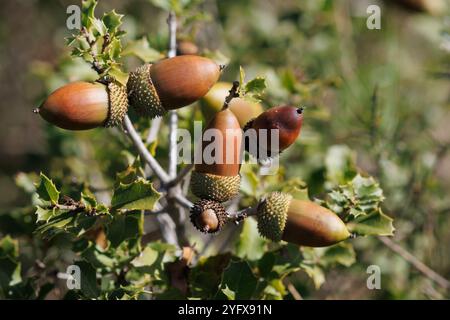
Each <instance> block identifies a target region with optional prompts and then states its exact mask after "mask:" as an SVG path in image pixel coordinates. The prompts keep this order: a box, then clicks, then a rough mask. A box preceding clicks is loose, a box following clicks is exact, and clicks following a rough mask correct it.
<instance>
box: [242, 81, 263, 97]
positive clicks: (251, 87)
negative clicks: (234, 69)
mask: <svg viewBox="0 0 450 320" xmlns="http://www.w3.org/2000/svg"><path fill="white" fill-rule="evenodd" d="M266 87H267V85H266V78H263V77H256V78H255V79H252V80H250V81H249V82H247V83H246V84H245V92H246V94H252V95H253V96H260V95H262V94H263V93H264V90H266Z"/></svg>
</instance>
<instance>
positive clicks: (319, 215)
mask: <svg viewBox="0 0 450 320" xmlns="http://www.w3.org/2000/svg"><path fill="white" fill-rule="evenodd" d="M257 220H258V230H259V232H260V234H261V235H262V236H264V237H266V238H268V239H270V240H272V241H280V240H284V241H287V242H290V243H294V244H297V245H299V246H308V247H326V246H331V245H333V244H336V243H338V242H340V241H343V240H346V239H348V238H349V237H350V232H349V231H348V229H347V227H346V225H345V223H344V221H342V220H341V218H339V216H338V215H337V214H335V213H334V212H332V211H331V210H329V209H327V208H325V207H322V206H320V205H318V204H317V203H315V202H312V201H309V200H299V199H293V198H292V196H291V195H289V194H285V193H281V192H273V193H270V194H269V195H268V196H267V197H266V199H264V200H263V201H261V202H260V203H259V205H258V207H257Z"/></svg>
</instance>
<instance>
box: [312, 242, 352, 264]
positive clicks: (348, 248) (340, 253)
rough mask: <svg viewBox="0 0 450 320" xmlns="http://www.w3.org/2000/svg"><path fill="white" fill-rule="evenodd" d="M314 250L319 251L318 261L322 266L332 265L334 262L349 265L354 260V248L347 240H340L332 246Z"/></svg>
mask: <svg viewBox="0 0 450 320" xmlns="http://www.w3.org/2000/svg"><path fill="white" fill-rule="evenodd" d="M316 250H320V251H321V255H320V258H319V263H320V265H322V266H324V267H328V266H333V265H335V264H340V265H343V266H345V267H350V266H351V265H352V264H353V263H355V261H356V253H355V250H354V249H353V246H352V245H351V244H350V243H348V242H340V243H338V244H336V245H334V246H331V247H327V248H319V249H316Z"/></svg>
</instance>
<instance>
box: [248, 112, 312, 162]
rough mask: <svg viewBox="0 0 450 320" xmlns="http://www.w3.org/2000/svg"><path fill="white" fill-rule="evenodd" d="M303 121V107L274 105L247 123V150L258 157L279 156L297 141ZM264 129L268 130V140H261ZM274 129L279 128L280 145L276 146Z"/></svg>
mask: <svg viewBox="0 0 450 320" xmlns="http://www.w3.org/2000/svg"><path fill="white" fill-rule="evenodd" d="M302 123H303V108H296V107H293V106H288V105H284V106H278V107H273V108H271V109H269V110H267V111H265V112H263V113H261V114H260V115H259V116H258V117H256V118H255V119H253V120H250V121H249V122H247V124H246V125H245V127H244V134H245V136H244V137H245V150H246V151H248V152H249V153H250V154H252V155H253V156H255V157H256V158H258V159H266V158H271V157H274V156H277V155H279V154H280V153H281V152H282V151H283V150H286V149H287V148H288V147H289V146H290V145H292V144H293V143H294V142H295V140H296V139H297V137H298V136H299V135H300V130H301V128H302ZM262 129H266V130H267V131H266V132H267V141H260V140H259V139H260V138H261V133H262ZM272 129H278V130H279V131H278V134H279V140H278V147H275V148H273V147H272V141H271V130H272ZM251 130H254V131H251ZM252 133H253V134H252ZM261 140H262V138H261Z"/></svg>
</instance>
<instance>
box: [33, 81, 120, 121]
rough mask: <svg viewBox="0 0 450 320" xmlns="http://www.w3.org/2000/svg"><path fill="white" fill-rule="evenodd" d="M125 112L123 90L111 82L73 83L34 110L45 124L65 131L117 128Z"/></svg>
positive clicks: (62, 88)
mask: <svg viewBox="0 0 450 320" xmlns="http://www.w3.org/2000/svg"><path fill="white" fill-rule="evenodd" d="M127 110H128V98H127V92H126V88H125V87H124V86H122V85H120V84H117V83H114V82H111V83H109V84H108V85H107V86H106V85H103V84H100V83H90V82H73V83H69V84H67V85H65V86H63V87H61V88H59V89H57V90H56V91H54V92H53V93H52V94H50V96H49V97H48V98H47V99H46V100H45V101H44V103H43V104H42V105H41V106H40V107H39V108H38V109H36V111H35V112H37V113H39V114H40V115H41V116H42V118H44V119H45V120H47V121H48V122H50V123H52V124H54V125H56V126H58V127H60V128H63V129H68V130H87V129H92V128H96V127H100V126H105V127H112V126H116V125H118V124H120V123H121V122H122V119H123V117H124V116H125V114H126V113H127Z"/></svg>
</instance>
